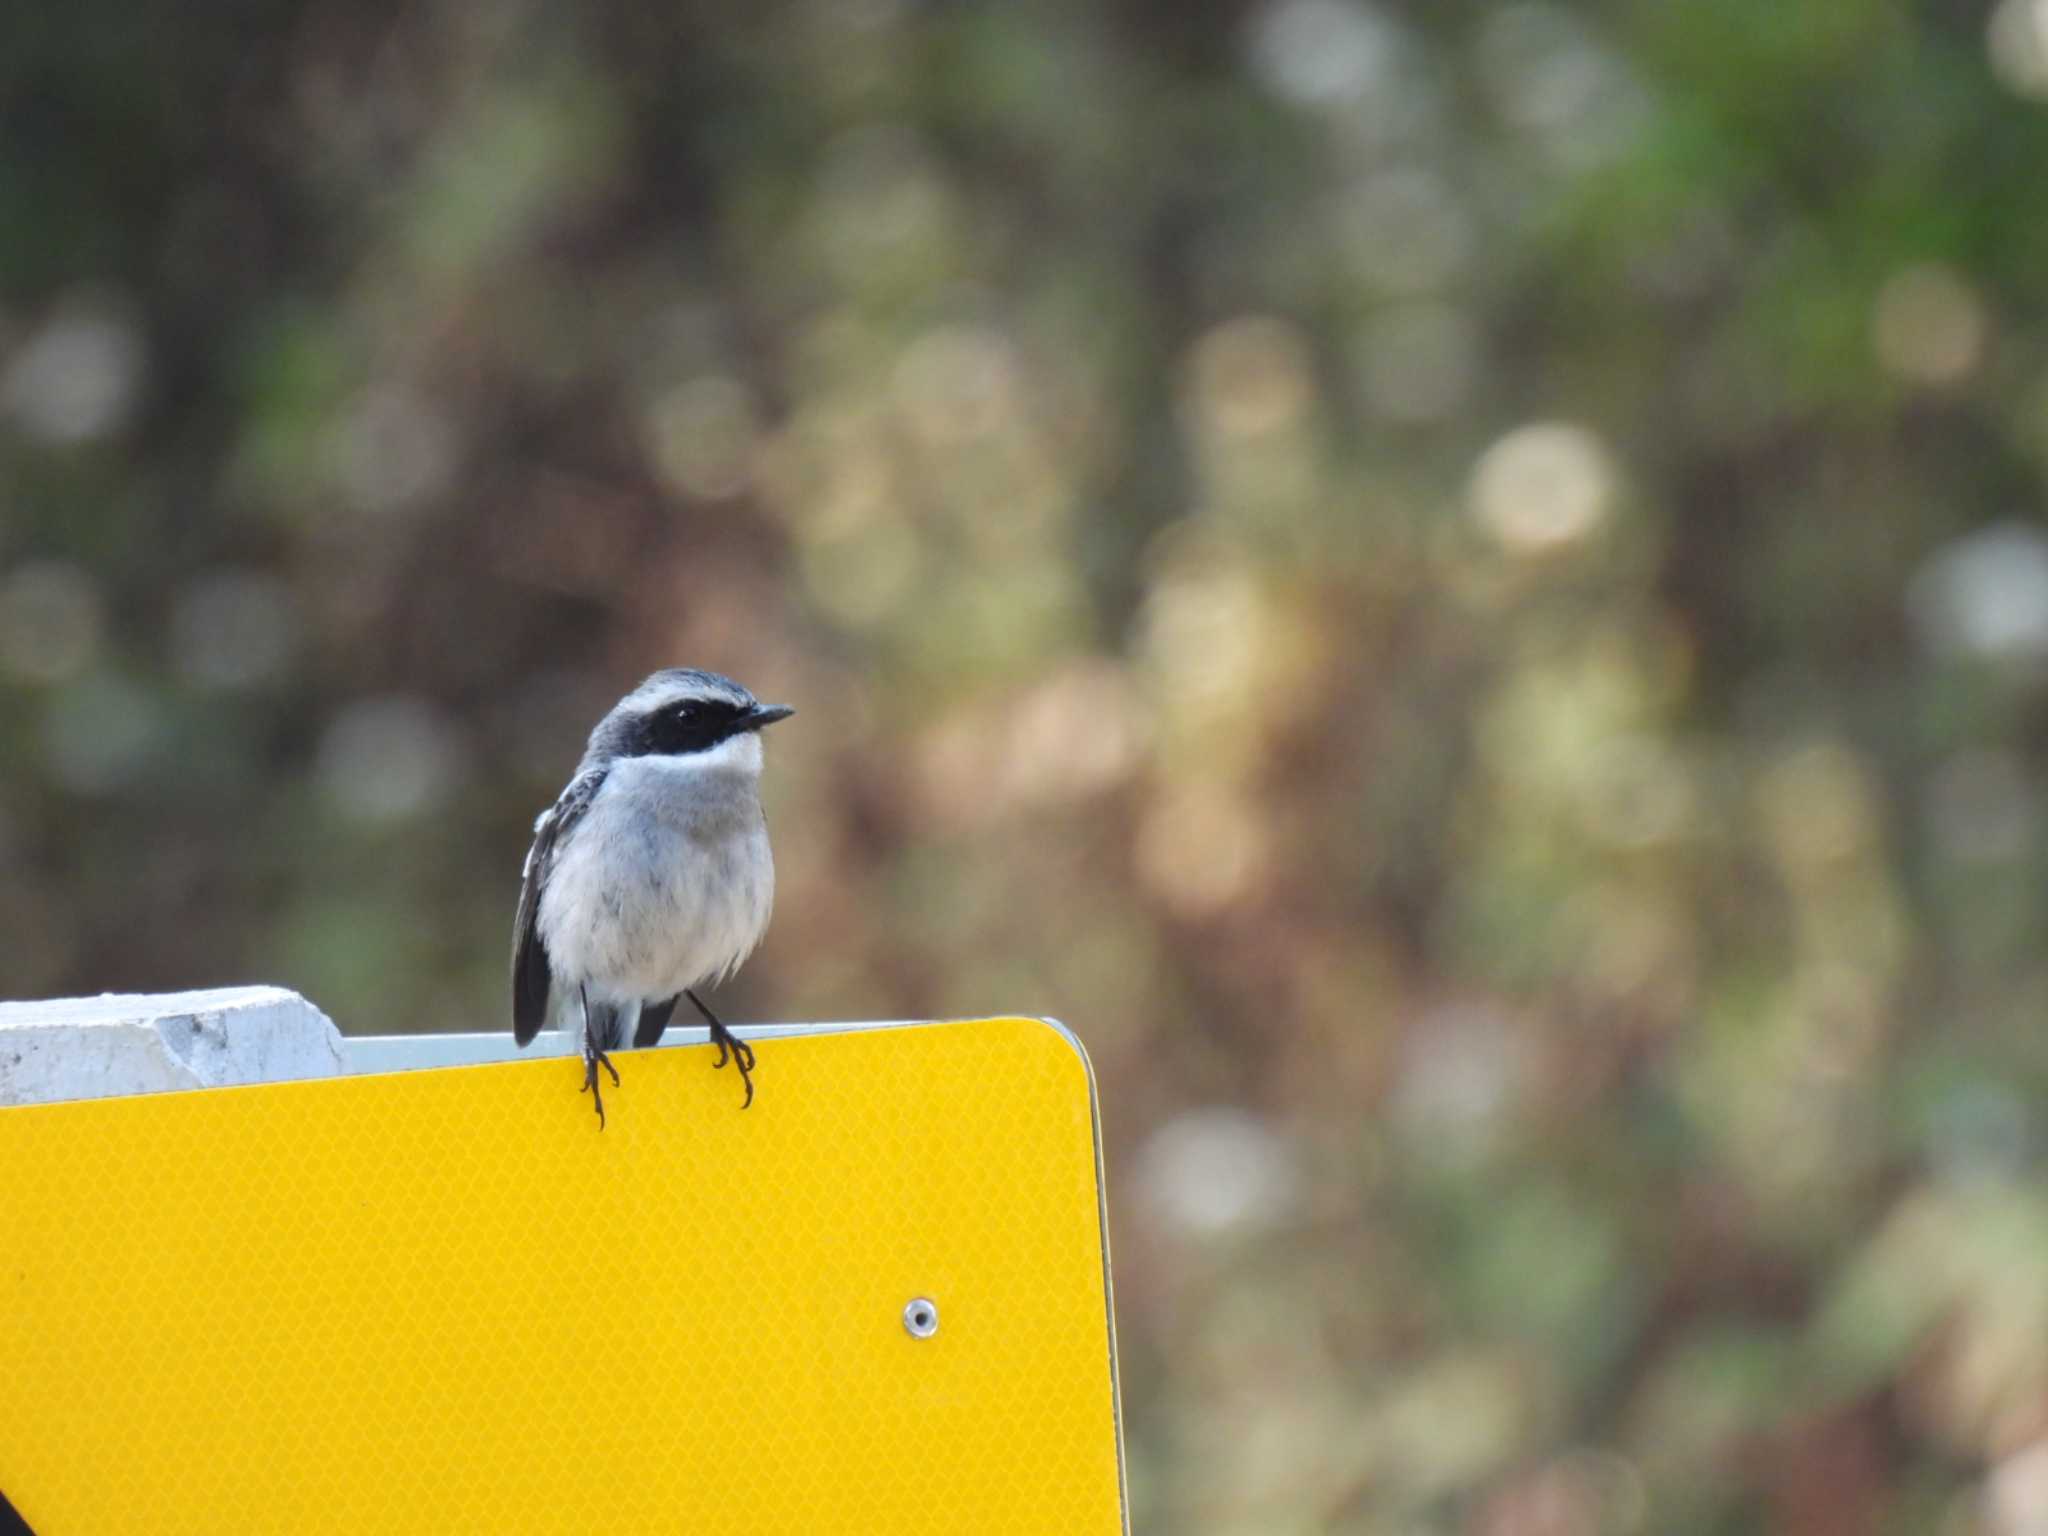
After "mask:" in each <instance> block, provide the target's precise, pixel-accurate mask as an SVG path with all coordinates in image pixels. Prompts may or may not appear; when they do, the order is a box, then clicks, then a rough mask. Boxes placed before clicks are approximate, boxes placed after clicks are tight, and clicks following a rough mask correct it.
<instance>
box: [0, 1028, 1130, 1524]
mask: <svg viewBox="0 0 2048 1536" xmlns="http://www.w3.org/2000/svg"><path fill="white" fill-rule="evenodd" d="M757 1050H758V1052H759V1058H760V1067H759V1071H758V1073H757V1078H756V1080H757V1082H758V1083H759V1093H758V1095H757V1097H756V1099H755V1103H754V1107H753V1108H752V1109H750V1110H748V1111H746V1112H744V1113H742V1112H741V1111H740V1109H739V1101H740V1089H739V1084H738V1082H737V1080H736V1079H735V1077H734V1075H733V1073H732V1071H731V1069H730V1068H728V1069H727V1070H725V1071H723V1072H714V1071H713V1070H712V1069H711V1061H712V1057H713V1052H712V1051H711V1050H710V1049H709V1048H708V1047H707V1048H704V1049H701V1050H699V1049H690V1050H670V1051H655V1052H630V1051H628V1052H621V1053H619V1055H618V1057H617V1061H618V1066H619V1071H620V1073H621V1075H622V1077H623V1079H624V1082H623V1085H622V1086H621V1087H618V1088H612V1087H611V1086H610V1084H609V1081H608V1080H607V1084H606V1089H605V1103H606V1108H607V1109H608V1111H609V1112H610V1116H611V1123H610V1127H609V1129H607V1130H605V1131H603V1132H602V1133H600V1132H599V1130H598V1127H597V1120H596V1117H595V1116H594V1115H593V1114H592V1113H591V1110H590V1100H589V1098H588V1097H587V1096H584V1095H581V1094H579V1093H578V1092H577V1087H578V1085H579V1083H580V1082H581V1078H582V1067H581V1064H580V1063H579V1062H576V1061H573V1060H568V1059H562V1058H554V1059H547V1060H534V1061H522V1062H515V1063H511V1064H509V1065H493V1066H480V1067H463V1068H452V1069H444V1070H439V1071H422V1072H408V1073H398V1074H392V1075H388V1076H379V1077H357V1078H341V1079H333V1080H328V1081H323V1082H306V1083H280V1084H274V1085H267V1086H263V1087H253V1088H228V1089H216V1090H212V1091H208V1092H199V1093H177V1094H162V1095H157V1096H153V1097H147V1098H130V1099H110V1100H99V1101H93V1102H83V1103H73V1104H53V1105H44V1106H31V1107H25V1108H16V1109H7V1110H0V1489H4V1490H5V1491H6V1493H7V1495H8V1496H9V1497H10V1498H11V1499H12V1500H13V1501H14V1503H15V1504H16V1505H17V1506H18V1507H19V1508H20V1510H21V1512H22V1514H23V1515H24V1516H25V1517H26V1518H27V1520H28V1521H29V1523H30V1525H31V1526H32V1527H33V1528H34V1529H35V1530H36V1531H37V1532H38V1536H67V1533H73V1532H105V1531H143V1530H148V1531H152V1532H178V1531H205V1532H233V1531H281V1530H290V1531H324V1530H336V1531H341V1530H346V1531H362V1530H378V1531H385V1532H394V1531H435V1532H442V1531H493V1532H523V1531H585V1530H588V1531H608V1532H609V1531H622V1532H639V1531H665V1530H675V1531H690V1532H702V1533H711V1532H726V1531H730V1532H749V1533H759V1532H805V1533H819V1532H842V1531H843V1532H877V1533H894V1532H941V1531H943V1532H949V1533H959V1532H1006V1531H1017V1532H1047V1533H1094V1532H1101V1533H1114V1532H1117V1531H1120V1530H1121V1529H1122V1513H1121V1507H1120V1477H1119V1467H1118V1445H1117V1427H1116V1405H1115V1388H1114V1383H1113V1378H1112V1367H1111V1343H1110V1327H1109V1314H1108V1297H1107V1295H1106V1279H1105V1263H1104V1253H1103V1247H1102V1229H1101V1223H1100V1215H1099V1212H1100V1203H1099V1193H1098V1188H1097V1175H1096V1168H1097V1164H1096V1153H1095V1142H1094V1123H1093V1106H1092V1100H1091V1093H1090V1084H1089V1078H1088V1072H1087V1067H1086V1064H1085V1062H1084V1061H1083V1059H1082V1058H1081V1056H1080V1054H1079V1053H1078V1052H1077V1051H1076V1050H1075V1048H1074V1047H1073V1046H1072V1045H1071V1044H1070V1043H1069V1042H1068V1041H1067V1040H1066V1039H1065V1038H1064V1037H1063V1036H1062V1035H1061V1034H1059V1033H1058V1032H1056V1031H1055V1030H1053V1029H1052V1028H1051V1027H1049V1026H1047V1025H1045V1024H1043V1023H1039V1022H1036V1021H1032V1020H1025V1019H990V1020H979V1021H973V1022H966V1023H956V1024H933V1025H920V1026H913V1027H906V1028H893V1029H887V1030H863V1031H854V1032H848V1033H843V1034H831V1035H817V1036H809V1037H801V1038H791V1039H777V1040H765V1041H761V1042H759V1044H758V1045H757ZM916 1296H927V1297H930V1298H932V1299H933V1300H934V1301H935V1302H936V1303H937V1304H938V1308H939V1314H940V1326H939V1331H938V1333H937V1335H936V1336H935V1337H933V1338H931V1339H928V1340H916V1339H913V1338H911V1337H910V1335H909V1334H908V1333H907V1332H906V1331H905V1329H904V1327H903V1307H904V1304H905V1303H906V1302H908V1301H909V1300H910V1299H911V1298H913V1297H916Z"/></svg>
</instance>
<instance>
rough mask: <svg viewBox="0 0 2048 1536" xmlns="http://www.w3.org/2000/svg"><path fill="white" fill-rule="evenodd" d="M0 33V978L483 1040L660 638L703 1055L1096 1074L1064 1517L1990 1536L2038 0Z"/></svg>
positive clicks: (2044, 1288)
mask: <svg viewBox="0 0 2048 1536" xmlns="http://www.w3.org/2000/svg"><path fill="white" fill-rule="evenodd" d="M0 44H4V46H0V863H4V869H5V872H6V878H5V879H4V880H0V991H4V992H5V993H6V994H7V995H13V996H34V995H39V994H40V995H48V994H64V993H76V992H93V991H100V990H107V989H164V988H173V987H183V986H199V985H207V984H216V983H230V982H245V981H274V982H280V983H285V984H288V985H291V986H294V987H297V988H299V989H301V990H303V991H305V992H306V993H308V994H310V995H311V996H312V997H313V998H314V999H315V1000H316V1001H318V1002H319V1003H321V1004H322V1005H323V1006H324V1007H326V1008H327V1009H328V1011H329V1012H331V1013H332V1014H333V1015H334V1017H335V1018H336V1019H337V1021H338V1022H339V1023H340V1024H341V1026H342V1027H343V1028H344V1029H345V1030H349V1031H355V1032H388V1031H394V1030H442V1029H479V1028H496V1027H498V1026H499V1025H500V1024H502V1023H503V1021H504V1020H505V1017H506V1010H507V1000H506V981H505V962H506V953H507V946H508V942H509V926H510V920H511V912H512V905H513V898H514V894H515V890H516V886H517V881H518V875H519V866H520V859H521V856H522V855H523V854H524V852H525V849H526V843H527V829H528V825H529V823H530V821H531V819H532V817H533V815H534V814H535V812H536V811H538V810H539V809H540V808H541V807H542V806H544V805H546V804H547V803H548V801H549V800H550V798H551V797H552V795H553V794H554V793H555V791H556V789H557V788H558V787H559V785H560V784H561V782H562V781H563V779H564V777H565V776H566V774H567V771H568V769H569V767H570V765H571V764H572V763H573V761H574V760H575V758H576V756H577V755H578V753H579V752H580V750H581V747H582V741H583V736H584V733H585V732H586V731H587V729H588V728H589V726H590V724H591V722H592V721H593V720H594V718H595V717H596V715H597V714H598V713H599V712H601V711H602V710H603V709H604V708H605V707H606V706H607V705H608V704H609V703H610V702H611V701H612V700H613V699H614V698H615V697H616V696H617V695H618V694H619V693H620V692H621V691H623V689H624V688H625V687H627V686H628V685H630V684H631V683H632V682H633V681H635V680H636V679H637V678H638V677H639V676H640V675H642V674H643V673H645V672H646V671H648V670H650V669H652V668H654V667H657V666H662V665H668V664H676V663H692V664H698V665H705V666H712V667H716V668H719V669H721V670H725V671H730V672H732V673H733V674H735V675H736V676H738V677H740V678H741V679H743V680H744V681H746V682H747V683H749V684H751V685H752V686H753V687H754V688H755V689H757V690H758V691H759V692H760V693H761V694H762V695H763V696H764V697H770V698H776V699H787V700H789V701H791V702H793V703H795V704H796V705H797V706H799V708H800V710H801V714H800V716H799V718H798V719H797V720H796V721H795V722H794V723H793V724H792V725H790V726H788V727H785V728H784V730H783V731H782V732H778V733H777V734H776V736H775V738H774V741H773V750H772V751H771V753H770V757H771V764H770V773H769V795H770V813H771V819H772V821H773V824H774V827H775V831H776V843H777V851H778V863H779V867H780V871H781V894H780V901H779V905H778V910H777V914H776V922H775V926H774V929H773V931H772V933H771V936H770V938H769V940H768V943H767V945H766V946H765V948H764V949H763V950H762V952H761V953H760V954H759V955H758V956H757V957H756V958H755V960H754V961H753V963H752V964H751V965H750V966H749V968H748V969H747V971H746V972H745V973H744V975H743V977H742V979H741V980H740V981H739V982H738V983H737V984H735V985H734V986H733V987H732V988H730V989H728V991H727V993H726V994H725V1002H726V1006H727V1009H728V1016H733V1015H737V1016H739V1017H742V1018H762V1017H796V1018H844V1017H852V1018H872V1017H895V1016H922V1015H943V1014H952V1013H987V1012H995V1011H1008V1010H1019V1011H1029V1012H1043V1013H1052V1014H1057V1015H1060V1016H1062V1017H1064V1018H1066V1019H1067V1020H1069V1021H1070V1022H1071V1023H1073V1024H1074V1025H1075V1026H1076V1027H1077V1028H1078V1030H1079V1031H1080V1033H1081V1034H1082V1035H1083V1037H1084V1038H1085V1039H1086V1040H1087V1042H1088V1044H1089V1046H1090V1049H1091V1050H1092V1052H1093V1054H1094V1059H1095V1062H1096V1065H1097V1068H1098V1070H1099V1072H1100V1075H1101V1080H1102V1088H1103V1098H1104V1115H1105V1121H1106V1130H1107V1136H1108V1146H1107V1151H1108V1158H1109V1168H1110V1172H1111V1184H1112V1189H1111V1198H1112V1209H1113V1213H1114V1239H1115V1248H1116V1259H1117V1277H1118V1295H1119V1302H1120V1321H1121V1329H1122V1334H1121V1339H1122V1348H1123V1358H1124V1371H1125V1374H1124V1382H1125V1412H1126V1417H1127V1422H1128V1427H1129V1450H1130V1469H1131V1478H1132V1493H1133V1499H1134V1504H1135V1513H1136V1520H1137V1525H1138V1528H1139V1529H1140V1530H1142V1531H1147V1532H1188V1533H1198V1536H1208V1533H1215V1536H1239V1533H1253V1532H1258V1533H1268V1532H1270V1533H1307V1532H1323V1531H1329V1532H1346V1533H1350V1532H1356V1533H1382V1532H1383V1533H1390V1536H1425V1533H1451V1532H1458V1533H1466V1532H1470V1533H1475V1536H1580V1533H1585V1536H1594V1533H1608V1532H1616V1533H1620V1532H1641V1533H1694V1532H1699V1533H1706V1532H1735V1531H1751V1530H1771V1531H1784V1532H1798V1533H1838V1532H1839V1533H1849V1532H1866V1531H1869V1532H1888V1533H1905V1532H1937V1533H1943V1536H1962V1533H1979V1532H1981V1533H1988V1536H2028V1533H2041V1532H2048V1197H2044V1193H2043V1174H2044V1171H2048V1099H2044V1093H2048V1029H2044V1027H2043V1024H2044V1010H2048V944H2044V940H2048V837H2044V823H2043V817H2042V789H2043V781H2044V776H2048V526H2044V520H2043V476H2044V471H2048V319H2044V300H2048V176H2044V175H2043V174H2042V168H2043V166H2044V165H2048V3H2042V0H2000V3H1998V4H1996V5H1986V4H1978V3H1974V0H1917V3H1908V0H1891V3H1886V0H1825V3H1820V0H1816V3H1811V4H1808V3H1792V0H1720V3H1718V4H1713V5H1666V4H1636V5H1626V4H1621V3H1618V0H1613V3H1583V4H1569V3H1561V0H1515V3H1505V4H1492V3H1481V0H1463V3H1428V0H1201V3H1192V0H1103V3H1099V4H1094V5H1087V4H1076V3H1062V0H1035V3H1022V0H1019V3H1006V4H996V3H992V0H812V3H809V4H798V5H785V6H762V7H754V8H751V9H749V10H747V11H744V12H742V11H741V10H740V9H739V8H729V7H721V6H712V5H704V4H692V3H683V4H677V5H647V4H642V3H637V0H594V3H589V4H584V5H581V6H574V7H562V6H553V7H549V6H541V5H538V4H530V3H529V4H517V3H506V4H499V3H485V4H472V3H467V0H439V3H434V0H429V3H426V4H422V5H417V6H412V7H407V8H403V9H395V8H386V7H382V6H376V5H362V4H346V5H345V4H339V3H334V0H313V3H308V4H278V3H267V0H234V3H229V0H222V3H218V4H214V5H210V6H206V5H202V6H188V7H181V8H174V9H173V8H161V7H151V6H125V7H123V6H114V5H111V4H108V3H103V0H86V3H82V4H68V5H67V4H45V5H38V6H31V7H25V8H21V7H18V8H16V10H15V11H14V12H12V13H10V16H9V19H8V21H7V23H6V26H5V31H4V38H0ZM763 1071H764V1073H765V1074H766V1076H765V1078H764V1086H765V1091H767V1092H768V1093H770V1094H772V1093H773V1091H774V1089H773V1072H774V1067H773V1063H772V1060H770V1059H768V1058H767V1055H766V1053H764V1064H763Z"/></svg>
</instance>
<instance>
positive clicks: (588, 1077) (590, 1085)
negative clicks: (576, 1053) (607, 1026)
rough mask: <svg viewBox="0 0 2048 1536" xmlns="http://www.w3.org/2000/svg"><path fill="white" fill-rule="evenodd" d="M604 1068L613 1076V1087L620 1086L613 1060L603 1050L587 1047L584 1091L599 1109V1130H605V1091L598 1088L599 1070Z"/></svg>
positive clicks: (584, 1064)
mask: <svg viewBox="0 0 2048 1536" xmlns="http://www.w3.org/2000/svg"><path fill="white" fill-rule="evenodd" d="M599 1067H603V1068H604V1069H605V1071H607V1072H609V1073H611V1075H612V1086H613V1087H614V1088H616V1087H618V1086H619V1069H618V1068H617V1067H615V1066H613V1065H612V1059H611V1057H610V1056H608V1055H606V1054H605V1053H604V1051H603V1050H601V1049H599V1048H597V1047H594V1046H586V1047H585V1048H584V1052H583V1091H584V1092H585V1093H587V1094H589V1095H590V1102H591V1103H592V1104H594V1105H595V1106H596V1107H597V1128H598V1129H599V1130H600V1131H601V1130H603V1129H604V1091H603V1090H602V1089H601V1088H600V1087H599V1086H598V1081H597V1069H598V1068H599Z"/></svg>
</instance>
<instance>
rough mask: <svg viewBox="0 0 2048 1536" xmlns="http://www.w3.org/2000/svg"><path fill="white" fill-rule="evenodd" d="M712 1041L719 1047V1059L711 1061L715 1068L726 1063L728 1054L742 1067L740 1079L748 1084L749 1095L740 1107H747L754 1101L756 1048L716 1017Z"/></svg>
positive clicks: (733, 1061) (712, 1027) (734, 1062)
mask: <svg viewBox="0 0 2048 1536" xmlns="http://www.w3.org/2000/svg"><path fill="white" fill-rule="evenodd" d="M711 1043H712V1044H713V1045H715V1046H717V1047H718V1060H716V1061H714V1062H713V1063H711V1065H712V1068H713V1069H714V1070H715V1069H717V1068H719V1067H722V1066H724V1065H725V1060H726V1057H727V1056H728V1055H730V1056H731V1057H732V1063H733V1065H734V1066H736V1067H738V1068H739V1069H740V1081H741V1082H743V1083H745V1084H746V1085H747V1096H746V1098H745V1099H744V1100H742V1101H741V1103H740V1108H741V1109H745V1108H747V1106H748V1105H750V1104H752V1103H753V1102H754V1048H753V1047H752V1046H751V1045H749V1044H747V1042H746V1041H744V1040H742V1039H741V1038H740V1037H739V1036H738V1035H736V1034H734V1033H733V1032H732V1031H731V1030H729V1029H727V1028H726V1027H725V1026H724V1025H723V1024H720V1023H719V1022H718V1021H717V1020H715V1019H714V1020H713V1021H712V1023H711Z"/></svg>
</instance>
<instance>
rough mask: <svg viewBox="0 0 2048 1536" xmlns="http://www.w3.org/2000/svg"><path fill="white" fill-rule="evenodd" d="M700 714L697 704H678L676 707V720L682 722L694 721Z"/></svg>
mask: <svg viewBox="0 0 2048 1536" xmlns="http://www.w3.org/2000/svg"><path fill="white" fill-rule="evenodd" d="M700 713H701V711H700V710H699V709H698V708H697V706H696V705H695V704H678V705H677V706H676V719H678V720H680V721H684V722H688V721H691V720H694V719H696V718H697V716H698V715H699V714H700Z"/></svg>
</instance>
